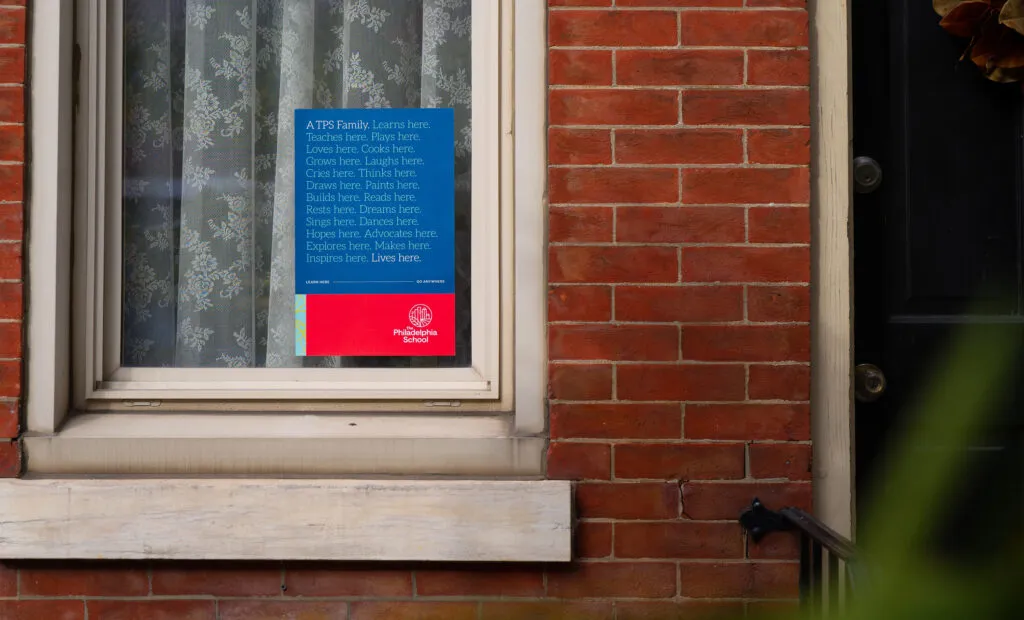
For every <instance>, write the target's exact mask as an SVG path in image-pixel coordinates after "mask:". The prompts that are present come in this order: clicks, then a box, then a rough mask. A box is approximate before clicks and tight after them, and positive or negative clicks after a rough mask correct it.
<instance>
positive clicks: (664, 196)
mask: <svg viewBox="0 0 1024 620" xmlns="http://www.w3.org/2000/svg"><path fill="white" fill-rule="evenodd" d="M550 175H551V178H550V189H551V193H550V197H551V202H552V203H556V204H557V203H664V202H677V201H678V200H679V171H677V170H675V169H674V168H552V169H551V171H550Z"/></svg>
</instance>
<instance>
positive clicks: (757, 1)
mask: <svg viewBox="0 0 1024 620" xmlns="http://www.w3.org/2000/svg"><path fill="white" fill-rule="evenodd" d="M619 4H622V3H621V2H620V3H619ZM747 6H749V7H758V8H763V7H781V8H791V9H802V8H806V7H807V0H747Z"/></svg>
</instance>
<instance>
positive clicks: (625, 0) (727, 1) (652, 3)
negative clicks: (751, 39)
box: [581, 0, 743, 8]
mask: <svg viewBox="0 0 1024 620" xmlns="http://www.w3.org/2000/svg"><path fill="white" fill-rule="evenodd" d="M581 1H583V0H581ZM616 4H617V5H618V6H636V7H669V6H676V7H698V8H705V7H706V8H719V7H733V6H743V0H618V2H617V3H616Z"/></svg>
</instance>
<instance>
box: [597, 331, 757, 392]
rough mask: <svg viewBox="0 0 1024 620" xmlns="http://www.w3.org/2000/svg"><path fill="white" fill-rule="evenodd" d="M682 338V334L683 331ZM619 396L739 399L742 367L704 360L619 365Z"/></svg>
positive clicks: (743, 378) (741, 384)
mask: <svg viewBox="0 0 1024 620" xmlns="http://www.w3.org/2000/svg"><path fill="white" fill-rule="evenodd" d="M684 341H685V334H684ZM615 372H616V373H617V379H618V381H617V390H618V397H619V398H621V399H624V400H696V401H707V400H742V399H743V397H744V384H745V382H746V379H745V376H744V372H743V367H742V366H739V365H736V366H732V365H723V364H715V365H704V364H678V365H677V364H658V365H653V364H652V365H647V364H629V365H624V366H619V367H618V368H617V369H616V371H615Z"/></svg>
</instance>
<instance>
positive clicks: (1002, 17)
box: [999, 0, 1024, 34]
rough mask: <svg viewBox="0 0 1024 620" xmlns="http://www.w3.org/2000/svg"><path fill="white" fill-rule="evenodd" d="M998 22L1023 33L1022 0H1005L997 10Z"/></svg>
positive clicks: (1023, 14) (1023, 1) (1023, 7)
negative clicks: (1000, 9) (998, 10)
mask: <svg viewBox="0 0 1024 620" xmlns="http://www.w3.org/2000/svg"><path fill="white" fill-rule="evenodd" d="M999 23H1000V24H1002V25H1004V26H1006V27H1008V28H1013V29H1014V30H1016V31H1017V32H1019V33H1021V34H1024V0H1006V4H1004V5H1003V10H1002V11H1000V12H999Z"/></svg>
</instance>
